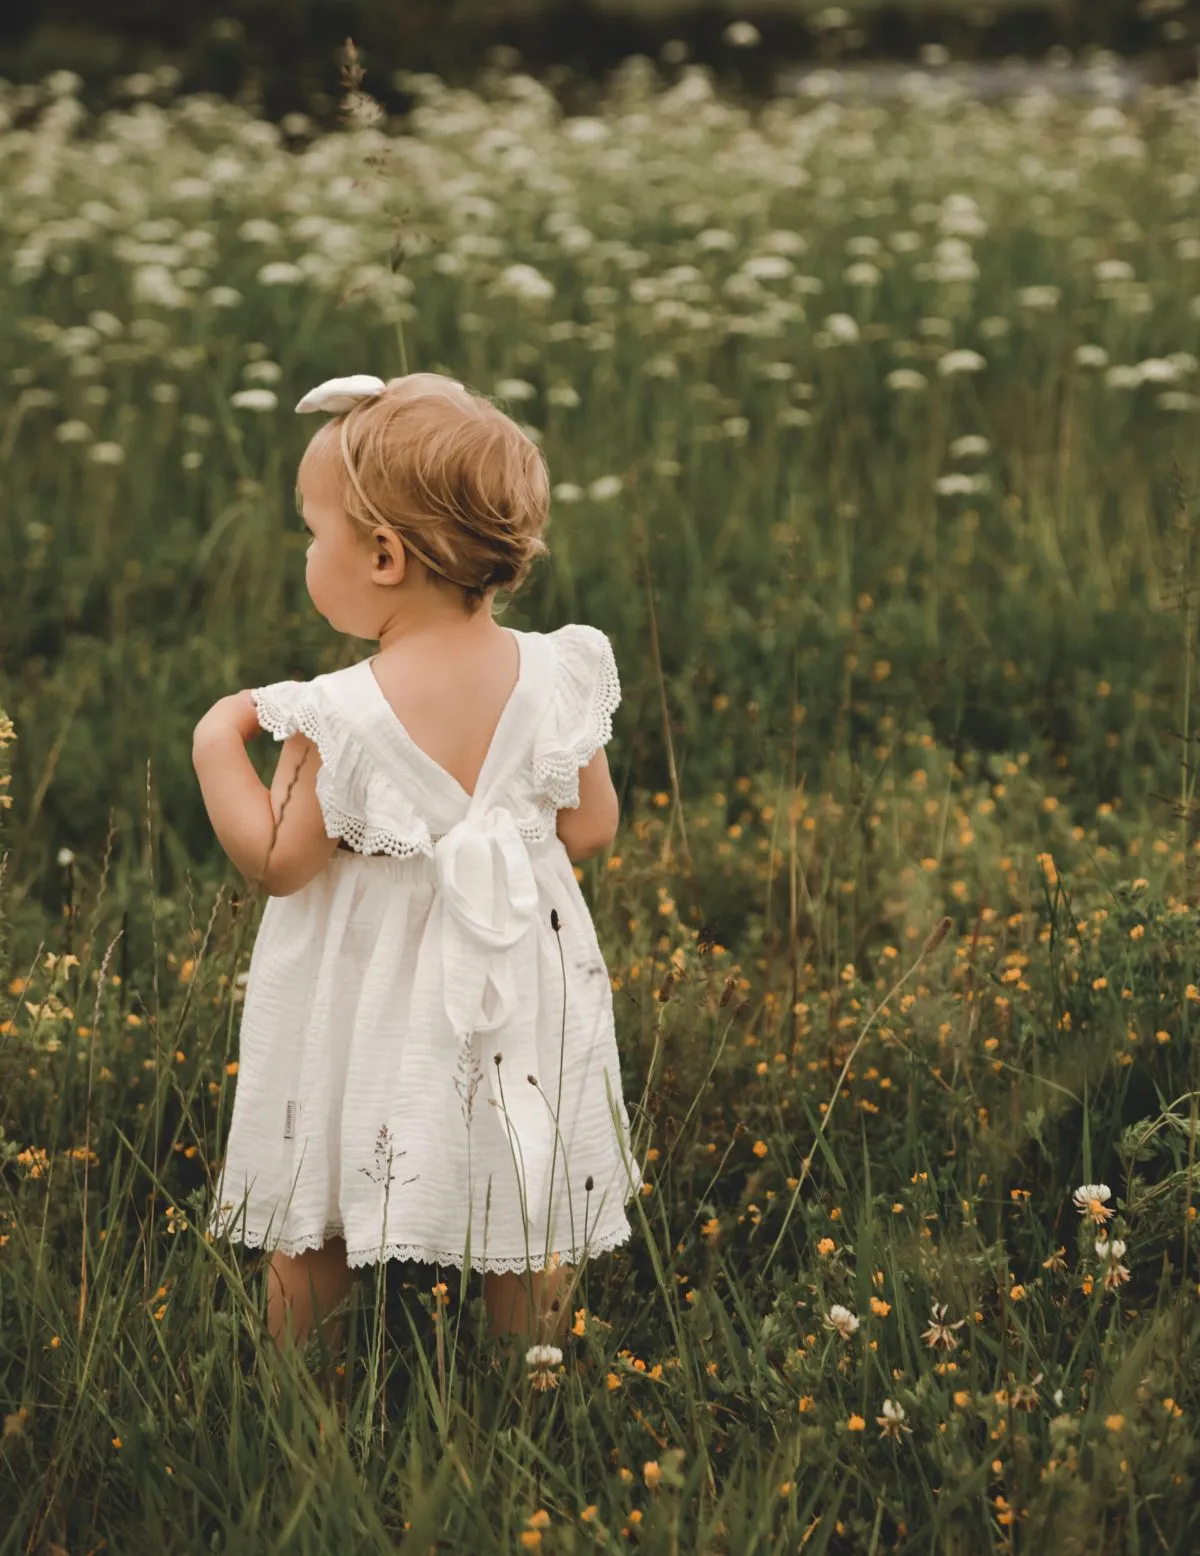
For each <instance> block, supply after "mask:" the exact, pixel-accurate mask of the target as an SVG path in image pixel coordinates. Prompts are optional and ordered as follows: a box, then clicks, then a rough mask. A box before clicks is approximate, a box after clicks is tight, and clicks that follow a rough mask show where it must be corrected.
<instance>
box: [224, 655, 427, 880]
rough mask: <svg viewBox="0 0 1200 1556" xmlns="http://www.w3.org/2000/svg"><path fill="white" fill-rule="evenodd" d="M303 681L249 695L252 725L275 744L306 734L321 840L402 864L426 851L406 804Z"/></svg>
mask: <svg viewBox="0 0 1200 1556" xmlns="http://www.w3.org/2000/svg"><path fill="white" fill-rule="evenodd" d="M309 684H310V683H308V682H305V681H277V682H276V683H275V684H274V685H272V686H260V687H258V688H257V689H256V690H253V691H252V692H251V694H250V695H251V696H252V697H253V699H254V706H255V708H256V710H257V712H258V722H259V723H260V724H261V725H262V727H263V729H265V730H268V731H269V732H270V733H271V734H272V735H274V737H275V739H276V740H285V739H286V738H287V737H288V736H289V735H293V734H296V733H297V732H298V733H300V734H302V735H306V736H307V737H308V739H309V740H311V741H312V743H313V745H315V746H316V748H317V750H318V752H319V753H320V756H321V765H320V767H319V768H318V769H317V785H316V787H317V800H318V803H319V804H320V806H321V815H322V817H323V819H324V822H325V835H326V836H327V837H340V838H343V839H345V841H346V842H347V843H348V844H349V845H350V847H351V848H352V849H353V850H354V851H355V852H356V853H361V854H391V855H392V856H393V857H394V858H396V859H406V858H409V857H410V856H411V855H413V854H427V853H429V852H431V850H432V847H433V844H432V841H431V839H430V836H429V829H428V828H427V827H426V825H425V823H424V821H423V820H422V818H421V817H420V816H418V815H417V813H416V811H415V810H414V808H413V806H412V804H411V802H410V801H409V800H408V799H407V798H406V797H405V796H404V795H403V794H402V793H401V792H400V791H399V790H398V789H397V788H396V786H395V784H394V783H393V782H392V781H391V780H390V779H389V778H387V776H386V775H384V774H381V773H379V772H377V771H376V769H375V767H374V764H373V761H372V758H371V756H370V754H369V753H368V752H366V751H364V750H363V749H362V747H361V746H360V745H359V743H358V741H357V740H356V739H355V738H354V736H353V735H352V734H351V732H350V731H349V730H348V729H347V728H346V726H345V724H344V723H343V722H342V720H341V719H340V718H338V716H337V714H336V712H335V711H334V709H332V708H331V707H329V706H328V705H327V704H328V698H326V697H322V696H321V695H320V694H319V693H318V694H316V695H313V694H311V693H310V690H309Z"/></svg>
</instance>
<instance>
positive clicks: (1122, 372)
mask: <svg viewBox="0 0 1200 1556" xmlns="http://www.w3.org/2000/svg"><path fill="white" fill-rule="evenodd" d="M1141 381H1142V370H1141V368H1140V367H1131V366H1127V365H1125V364H1123V363H1118V364H1117V365H1116V367H1110V368H1109V369H1108V371H1107V372H1106V373H1105V375H1104V382H1105V385H1106V386H1107V387H1108V388H1109V389H1136V388H1137V387H1138V385H1139V384H1140V383H1141Z"/></svg>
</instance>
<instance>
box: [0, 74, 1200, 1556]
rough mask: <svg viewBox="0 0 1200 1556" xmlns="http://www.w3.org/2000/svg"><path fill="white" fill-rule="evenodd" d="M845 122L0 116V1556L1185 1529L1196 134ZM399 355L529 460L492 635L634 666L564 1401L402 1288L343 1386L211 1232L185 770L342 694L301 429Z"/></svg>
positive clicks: (207, 1023) (1105, 106) (14, 96)
mask: <svg viewBox="0 0 1200 1556" xmlns="http://www.w3.org/2000/svg"><path fill="white" fill-rule="evenodd" d="M836 84H837V83H836V82H835V81H834V80H833V79H832V78H829V77H818V78H815V79H814V80H813V81H812V83H811V90H810V92H809V95H807V96H805V97H801V98H798V99H796V100H788V101H776V102H770V103H767V104H761V105H750V104H743V103H737V102H733V101H726V100H722V99H720V98H718V97H717V96H716V95H715V94H714V92H713V90H712V87H711V84H710V80H709V77H708V76H707V75H706V74H705V73H704V72H703V71H702V70H698V69H689V68H684V69H683V70H682V71H681V72H679V74H678V79H677V80H675V81H674V82H673V84H671V85H669V86H667V85H665V84H664V83H663V82H662V81H660V80H659V79H658V78H657V77H656V75H655V72H654V69H653V68H652V67H651V66H650V65H649V63H648V62H647V61H644V60H642V61H638V60H635V61H632V62H630V63H629V64H627V65H626V66H625V67H624V68H623V69H622V71H621V72H620V73H619V74H618V76H617V77H616V78H615V79H614V81H613V82H612V84H611V90H610V91H609V93H608V94H607V96H606V99H605V102H604V105H603V109H602V111H600V112H598V113H597V114H596V115H595V116H594V117H587V118H582V117H577V118H573V119H569V120H564V119H563V118H562V116H561V114H560V113H559V111H558V109H557V107H556V105H555V101H554V99H553V98H552V97H551V96H550V95H549V94H548V93H547V92H546V91H545V90H544V89H543V88H542V87H541V86H539V85H538V84H537V83H536V82H534V81H533V80H531V79H529V78H528V77H525V76H523V75H520V74H515V73H513V72H511V71H509V70H506V69H505V68H503V67H502V66H497V67H496V68H495V69H493V70H491V71H490V72H489V73H488V74H486V75H485V76H483V77H481V78H480V80H479V82H478V84H477V87H476V89H475V90H474V91H471V92H466V91H450V90H448V89H446V88H445V87H444V85H443V84H442V83H441V82H439V80H438V79H436V78H434V77H432V76H421V77H418V78H416V79H415V80H414V81H413V82H411V85H412V86H413V88H414V90H415V91H416V92H417V95H418V99H419V102H418V106H417V107H416V109H415V110H414V111H413V113H412V115H411V116H410V117H409V118H408V119H406V120H405V121H404V122H403V123H399V124H394V123H378V122H374V121H375V115H374V114H373V112H372V104H371V101H370V100H369V99H363V98H361V97H358V98H354V97H353V96H351V97H350V98H349V99H348V102H347V114H346V119H345V123H344V125H343V127H341V128H339V129H336V130H334V131H319V130H318V129H317V127H316V126H315V125H314V124H313V123H312V122H311V121H309V120H307V119H305V118H304V117H303V116H300V115H292V116H289V117H288V118H286V119H284V120H283V121H282V123H280V124H278V125H276V124H273V123H268V122H264V121H261V120H258V119H256V118H255V117H253V115H252V114H251V113H250V112H249V111H248V110H247V109H245V108H243V107H239V106H237V105H234V104H231V103H229V102H224V101H219V100H217V99H210V98H206V97H178V96H176V95H175V83H174V81H173V78H172V76H171V74H170V72H162V73H160V74H159V75H150V74H147V75H140V76H137V77H134V78H130V79H128V80H126V81H124V82H122V83H119V84H118V85H117V87H116V88H115V89H114V92H113V97H112V101H111V104H110V106H109V107H108V108H107V109H105V110H104V111H102V112H99V113H92V112H91V111H90V110H88V109H85V108H84V107H83V106H82V105H81V104H80V102H79V99H78V82H77V78H74V77H72V76H70V75H69V74H68V73H65V72H60V73H58V74H56V75H54V76H51V77H50V78H48V79H47V80H46V81H45V82H44V83H42V84H41V85H39V86H33V87H14V86H11V85H7V84H2V83H0V200H2V202H3V210H4V216H5V219H4V221H3V223H2V224H0V278H2V283H0V284H2V285H3V288H4V297H5V303H6V306H5V308H4V310H3V315H2V316H0V382H3V384H4V386H5V394H4V401H3V405H2V407H0V446H2V448H3V456H4V472H5V480H4V493H3V523H2V524H0V582H2V595H0V600H2V603H0V709H2V710H3V712H2V713H0V1417H2V1419H3V1430H2V1435H0V1556H9V1553H17V1552H21V1553H38V1556H63V1553H69V1556H84V1553H88V1556H93V1553H98V1552H100V1551H106V1552H109V1553H111V1556H139V1553H142V1552H146V1553H150V1552H154V1553H155V1556H159V1553H163V1552H170V1553H184V1552H186V1553H192V1552H197V1551H213V1552H230V1553H233V1552H253V1553H267V1552H271V1553H275V1552H280V1553H282V1552H299V1553H310V1552H311V1553H316V1552H324V1551H327V1550H329V1549H331V1548H333V1547H335V1545H336V1546H340V1547H341V1548H344V1549H352V1550H354V1551H355V1552H359V1551H371V1552H374V1551H385V1550H388V1551H390V1550H394V1549H403V1550H405V1551H412V1552H414V1553H419V1556H426V1553H432V1552H435V1551H437V1552H442V1551H446V1552H463V1553H471V1556H490V1553H493V1552H495V1553H500V1552H503V1553H508V1552H513V1551H528V1550H538V1551H542V1552H545V1553H547V1556H559V1553H578V1552H584V1551H589V1552H591V1551H604V1552H616V1551H625V1550H634V1549H637V1550H643V1551H646V1552H651V1553H655V1556H692V1553H706V1556H707V1553H712V1556H718V1553H720V1556H758V1553H767V1552H772V1553H773V1552H787V1553H789V1556H790V1553H794V1552H804V1553H805V1556H819V1553H831V1556H843V1553H847V1556H848V1553H856V1556H857V1553H863V1556H869V1553H870V1556H874V1553H882V1552H905V1553H911V1556H918V1553H921V1556H924V1553H927V1552H931V1551H936V1552H946V1553H952V1556H977V1553H982V1552H991V1551H996V1552H1014V1553H1015V1552H1029V1553H1034V1552H1043V1551H1050V1550H1054V1551H1056V1552H1057V1551H1061V1552H1065V1553H1071V1556H1084V1553H1086V1556H1096V1553H1108V1552H1114V1553H1116V1552H1121V1553H1125V1552H1129V1553H1139V1556H1149V1553H1151V1552H1162V1551H1170V1552H1180V1553H1183V1552H1190V1551H1193V1550H1195V1549H1196V1548H1197V1546H1198V1544H1200V1507H1198V1506H1197V1503H1196V1499H1195V1496H1194V1494H1193V1486H1194V1482H1195V1479H1196V1476H1197V1473H1198V1471H1200V1455H1198V1451H1197V1449H1198V1434H1197V1425H1198V1422H1200V1370H1198V1365H1197V1363H1198V1350H1200V1302H1198V1298H1200V1259H1198V1242H1200V1228H1197V1226H1196V1213H1197V1210H1196V1207H1197V1205H1200V1184H1194V1182H1193V1167H1194V1158H1195V1156H1196V1141H1197V1120H1198V1117H1200V1106H1198V1103H1200V1077H1198V1075H1197V1055H1198V1053H1200V1046H1198V1044H1197V1042H1196V1040H1195V1036H1194V1033H1195V1031H1196V1028H1197V1024H1198V1023H1200V1008H1198V1007H1200V965H1198V964H1200V942H1198V937H1197V931H1198V928H1200V895H1198V893H1197V879H1196V871H1197V865H1198V864H1200V842H1198V841H1197V831H1196V828H1195V826H1194V809H1193V791H1194V768H1193V753H1194V750H1195V745H1196V724H1197V710H1196V707H1195V703H1196V698H1195V695H1194V686H1195V681H1196V673H1197V672H1196V661H1197V654H1196V648H1197V645H1196V595H1195V585H1196V582H1197V579H1198V578H1200V571H1198V570H1200V556H1198V555H1197V546H1198V542H1200V535H1198V533H1197V529H1198V525H1197V520H1198V511H1197V496H1198V494H1200V438H1198V436H1197V432H1198V429H1200V419H1198V412H1200V382H1198V376H1200V375H1198V365H1197V356H1198V355H1200V200H1198V196H1200V100H1198V99H1197V97H1196V95H1195V93H1192V94H1191V95H1187V94H1185V93H1183V92H1177V93H1174V94H1170V93H1167V92H1165V91H1163V92H1153V93H1147V94H1146V95H1145V96H1143V97H1142V98H1140V99H1139V100H1138V101H1137V102H1136V103H1135V104H1129V103H1126V104H1121V103H1119V102H1118V101H1117V99H1116V97H1115V95H1114V94H1113V93H1111V92H1109V93H1106V92H1105V90H1104V86H1105V81H1104V77H1103V65H1098V66H1097V85H1098V91H1097V93H1096V94H1095V95H1094V96H1092V97H1090V98H1086V99H1075V100H1059V99H1056V98H1054V97H1052V96H1050V95H1030V96H1027V97H1023V98H1020V99H1016V100H1012V101H1009V102H998V103H989V104H980V103H976V102H972V101H971V100H969V99H968V98H966V97H964V96H963V94H962V92H961V90H960V89H958V88H957V87H955V86H953V85H951V84H948V83H938V82H937V81H935V80H933V79H931V78H929V77H924V78H914V79H913V81H912V83H911V87H910V88H909V89H908V90H906V92H905V93H904V94H903V96H902V97H901V98H899V99H898V100H896V101H895V102H886V103H881V102H868V101H865V100H862V99H859V98H857V97H856V96H854V95H853V94H850V95H847V96H842V95H840V94H838V93H835V92H834V91H832V90H831V89H832V88H833V87H834V86H835V85H836ZM366 85H367V87H368V88H369V86H370V77H369V76H368V78H367V82H366ZM415 368H423V369H428V368H434V369H440V370H445V371H450V372H452V373H453V374H454V375H455V376H457V377H460V378H464V379H466V380H467V381H469V382H470V383H471V384H472V385H473V386H474V387H476V388H478V389H481V390H483V391H484V392H486V393H489V394H491V395H493V396H494V397H495V398H496V399H497V401H498V402H499V403H501V404H503V405H504V406H505V407H506V408H507V409H508V410H509V411H510V412H511V413H512V414H513V415H514V416H516V417H517V418H518V419H519V420H521V421H522V423H523V424H525V425H527V426H528V427H530V428H531V429H533V432H534V435H535V436H536V437H537V438H538V439H539V440H540V441H541V443H542V446H543V447H544V449H545V451H546V454H547V457H548V459H549V462H550V467H551V471H552V476H553V480H554V483H555V491H554V505H553V511H552V515H551V520H550V524H549V526H548V529H547V532H546V539H547V542H548V543H549V545H550V547H551V553H552V554H551V555H550V556H549V557H548V558H547V559H545V561H544V562H543V563H541V564H539V568H538V570H537V571H535V573H534V576H533V578H532V580H531V582H530V583H529V585H528V586H527V587H526V589H524V590H523V591H521V592H520V593H518V594H517V595H516V596H514V597H513V599H512V602H511V605H508V606H506V612H507V620H509V621H510V622H512V623H514V624H516V625H519V626H522V627H526V628H530V629H535V630H550V629H552V628H553V627H555V626H557V625H559V624H560V623H562V622H565V621H572V620H580V621H588V622H593V623H595V624H596V625H598V626H600V627H602V628H603V630H604V631H606V632H607V633H608V634H609V636H610V638H611V639H612V642H613V645H614V648H615V651H616V656H617V662H618V665H619V667H620V671H621V677H622V688H623V698H624V700H623V703H622V706H621V709H620V710H619V712H618V714H617V717H616V720H615V733H614V737H613V740H612V742H611V744H610V746H609V747H608V754H609V762H610V766H611V769H612V772H613V774H614V780H615V782H616V784H617V786H618V790H619V792H620V794H621V797H622V825H621V830H620V833H619V835H618V838H617V840H616V843H615V845H614V847H613V848H612V849H611V850H609V851H608V852H607V853H606V854H604V855H600V856H598V857H597V858H595V859H593V860H590V861H588V862H587V863H585V864H583V865H581V866H579V867H578V870H577V873H578V875H579V877H580V880H581V882H582V884H583V889H584V891H585V894H586V895H587V897H588V901H589V903H590V905H591V906H592V910H593V914H594V918H595V922H596V926H597V931H598V934H599V937H600V942H601V945H602V947H603V948H604V950H605V954H606V959H607V961H608V965H609V969H610V973H611V979H612V987H613V990H614V1003H615V1009H616V1019H617V1030H618V1039H619V1042H620V1046H621V1053H622V1064H623V1068H624V1076H623V1079H624V1083H625V1084H624V1090H625V1095H626V1097H627V1099H628V1101H629V1105H630V1114H631V1118H632V1120H633V1124H634V1133H635V1144H636V1146H637V1150H638V1155H639V1160H643V1161H645V1162H646V1164H647V1176H646V1179H645V1181H644V1183H643V1185H642V1189H641V1193H640V1195H639V1196H638V1197H636V1198H635V1199H634V1200H633V1201H632V1203H631V1204H630V1206H629V1211H630V1215H631V1218H632V1219H633V1220H634V1223H635V1233H634V1237H633V1240H632V1241H631V1242H630V1243H629V1244H628V1245H627V1246H626V1247H624V1248H622V1249H620V1250H618V1251H617V1252H616V1253H615V1254H612V1255H606V1256H603V1257H601V1258H598V1259H597V1260H596V1261H595V1262H594V1264H588V1265H585V1266H584V1267H583V1268H582V1270H581V1277H580V1283H579V1285H578V1287H577V1289H576V1291H575V1293H574V1295H573V1298H572V1302H571V1308H572V1325H571V1331H570V1335H569V1340H568V1344H567V1346H566V1347H564V1354H563V1357H562V1361H561V1365H559V1366H557V1367H553V1368H550V1369H547V1368H544V1367H538V1366H535V1365H527V1363H526V1357H525V1355H524V1350H523V1348H522V1347H517V1348H516V1349H515V1350H514V1349H510V1348H507V1347H505V1346H503V1345H501V1344H499V1343H497V1342H496V1341H495V1340H493V1339H491V1338H489V1337H488V1335H487V1334H486V1333H485V1329H484V1314H483V1304H482V1295H481V1281H480V1277H479V1276H477V1275H469V1276H468V1277H466V1278H465V1279H464V1278H463V1276H462V1275H461V1273H460V1272H459V1271H457V1270H455V1269H453V1268H451V1269H448V1270H447V1269H435V1268H433V1267H431V1266H419V1265H403V1266H401V1265H393V1266H391V1267H389V1268H388V1269H386V1270H385V1271H370V1270H368V1271H365V1272H364V1273H363V1276H362V1278H361V1279H360V1281H359V1283H358V1286H357V1288H356V1293H355V1296H354V1298H353V1299H352V1303H351V1307H350V1311H349V1315H348V1326H347V1338H346V1348H345V1352H344V1354H342V1355H339V1356H336V1357H334V1358H330V1359H329V1360H330V1362H331V1363H332V1365H333V1366H334V1367H335V1368H336V1370H337V1375H338V1377H337V1382H336V1385H335V1387H333V1388H327V1387H326V1386H325V1384H324V1383H323V1382H322V1374H321V1371H320V1368H319V1363H320V1361H321V1358H319V1357H317V1356H315V1355H314V1354H310V1355H309V1356H308V1357H307V1358H306V1364H305V1365H298V1364H297V1362H296V1359H295V1358H294V1357H284V1356H279V1355H277V1354H276V1352H275V1350H274V1348H273V1346H272V1344H271V1342H270V1341H269V1339H267V1338H265V1337H264V1328H263V1316H262V1315H263V1308H264V1301H265V1293H264V1288H263V1277H262V1269H261V1255H258V1254H251V1253H247V1252H246V1251H245V1250H243V1249H242V1248H240V1247H236V1246H235V1247H231V1246H229V1245H228V1244H223V1243H220V1242H211V1241H209V1240H207V1239H206V1238H205V1236H204V1235H203V1232H202V1227H203V1222H204V1216H205V1213H206V1211H207V1209H208V1207H209V1205H210V1203H211V1198H212V1190H213V1187H214V1184H215V1176H214V1173H215V1164H217V1163H219V1160H220V1158H221V1155H222V1151H223V1141H224V1135H225V1131H226V1128H227V1125H228V1121H229V1116H230V1109H231V1106H232V1101H233V1097H234V1094H235V1088H236V1084H237V1042H238V1022H239V1006H240V1001H241V999H242V996H243V988H244V983H245V977H246V967H247V963H248V958H249V955H250V950H251V947H252V945H253V941H254V931H255V925H256V922H257V918H258V914H259V911H260V909H261V900H260V899H257V898H256V897H254V896H248V895H247V893H246V887H245V883H244V882H243V881H242V880H241V879H240V878H239V877H238V876H237V875H236V873H235V872H234V871H233V869H232V866H230V865H229V864H228V862H227V861H226V860H225V858H224V855H223V854H222V853H221V850H220V848H219V846H218V845H217V844H216V842H215V839H214V838H213V835H212V831H211V828H210V826H209V823H208V820H207V816H206V815H205V812H204V808H203V804H202V801H201V797H200V793H199V789H198V786H197V784H196V781H195V775H194V773H193V770H192V765H191V731H192V728H193V726H194V724H195V722H196V721H197V719H198V718H199V717H200V715H201V714H202V713H203V712H204V711H205V709H207V708H208V707H209V706H210V705H211V703H212V702H214V701H215V700H216V699H217V698H218V697H220V696H223V695H224V694H226V693H229V692H232V691H236V690H237V689H239V688H241V687H252V686H257V685H261V684H264V683H267V682H271V681H275V680H279V679H282V678H285V677H290V676H298V677H309V676H312V675H315V674H317V673H320V672H321V671H324V670H330V669H335V668H338V667H340V666H342V665H344V664H348V663H350V662H352V661H353V660H356V659H358V658H361V657H362V656H363V655H364V654H365V653H367V652H369V651H370V645H369V644H367V643H365V642H344V641H338V640H337V639H336V638H335V637H334V635H333V634H332V633H331V631H330V629H329V628H328V627H327V625H326V623H325V622H324V621H323V620H322V619H321V618H320V617H318V616H317V615H316V613H315V612H314V611H313V609H312V607H311V604H310V602H309V601H308V598H307V595H306V592H305V588H304V577H303V552H304V532H303V529H302V527H301V524H300V521H299V519H298V518H297V516H296V513H295V509H294V506H293V481H294V473H295V466H296V462H297V459H298V457H299V454H300V451H301V449H302V447H303V445H304V442H305V440H306V438H307V436H308V435H309V434H310V433H311V431H312V424H311V419H309V418H299V417H296V416H294V415H293V413H292V410H291V407H292V405H293V404H294V403H295V401H296V400H297V399H298V398H299V396H300V394H301V393H303V391H304V390H306V389H307V388H309V387H310V386H311V385H312V384H314V383H316V382H319V381H320V380H321V379H324V378H326V377H330V376H334V375H340V374H345V373H353V372H367V373H378V374H381V375H382V376H384V377H386V376H389V375H391V374H394V373H398V372H401V371H405V370H409V369H415ZM250 750H251V753H252V756H253V758H254V760H255V762H256V763H259V762H260V761H261V766H260V769H259V770H260V771H261V772H262V774H263V776H264V777H269V774H270V772H271V771H272V770H273V765H274V758H275V755H276V754H277V747H275V746H274V743H273V742H271V741H270V740H269V739H267V738H266V737H261V738H260V739H259V740H257V741H255V742H253V743H252V745H251V747H250Z"/></svg>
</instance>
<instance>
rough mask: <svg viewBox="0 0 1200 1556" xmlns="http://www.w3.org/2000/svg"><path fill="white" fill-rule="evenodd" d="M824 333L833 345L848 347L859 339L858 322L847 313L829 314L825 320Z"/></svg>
mask: <svg viewBox="0 0 1200 1556" xmlns="http://www.w3.org/2000/svg"><path fill="white" fill-rule="evenodd" d="M825 333H826V334H827V335H828V337H829V339H830V341H831V342H833V343H834V344H835V345H849V344H850V343H851V342H852V341H856V340H858V338H859V334H860V331H859V328H858V321H857V319H855V318H853V317H852V316H851V315H850V314H848V313H831V314H830V315H829V317H828V318H827V319H826V320H825Z"/></svg>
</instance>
